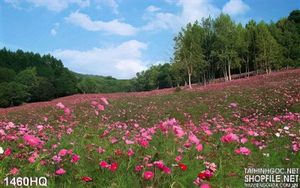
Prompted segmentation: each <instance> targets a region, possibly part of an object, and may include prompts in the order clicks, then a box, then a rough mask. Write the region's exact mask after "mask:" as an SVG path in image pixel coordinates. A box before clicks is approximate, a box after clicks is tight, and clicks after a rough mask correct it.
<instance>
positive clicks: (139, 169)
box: [134, 165, 144, 172]
mask: <svg viewBox="0 0 300 188" xmlns="http://www.w3.org/2000/svg"><path fill="white" fill-rule="evenodd" d="M143 168H144V167H143V165H137V166H135V168H134V170H135V171H136V172H139V171H141V170H143Z"/></svg>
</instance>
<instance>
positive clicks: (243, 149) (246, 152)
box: [235, 147, 251, 155]
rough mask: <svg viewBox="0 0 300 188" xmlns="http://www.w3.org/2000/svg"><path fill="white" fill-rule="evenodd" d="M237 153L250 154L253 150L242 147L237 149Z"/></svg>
mask: <svg viewBox="0 0 300 188" xmlns="http://www.w3.org/2000/svg"><path fill="white" fill-rule="evenodd" d="M235 153H236V154H241V155H249V154H250V153H251V150H250V149H248V148H246V147H240V148H238V149H236V150H235Z"/></svg>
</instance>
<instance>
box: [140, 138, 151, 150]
mask: <svg viewBox="0 0 300 188" xmlns="http://www.w3.org/2000/svg"><path fill="white" fill-rule="evenodd" d="M139 144H140V145H141V146H142V147H144V148H146V147H148V145H149V142H148V141H147V140H145V139H143V140H141V141H140V143H139Z"/></svg>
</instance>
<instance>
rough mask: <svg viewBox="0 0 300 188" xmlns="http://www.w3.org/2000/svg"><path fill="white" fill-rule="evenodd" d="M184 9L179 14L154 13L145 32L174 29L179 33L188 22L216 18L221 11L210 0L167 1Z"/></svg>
mask: <svg viewBox="0 0 300 188" xmlns="http://www.w3.org/2000/svg"><path fill="white" fill-rule="evenodd" d="M166 2H168V3H173V4H176V5H177V6H180V7H181V8H182V10H181V12H180V13H179V14H173V13H168V12H157V11H156V12H154V14H153V15H152V18H151V19H150V21H149V22H148V23H147V24H146V25H145V26H144V27H143V29H144V30H156V29H170V28H171V29H173V30H175V31H177V30H178V29H180V27H182V26H183V25H185V24H187V23H188V22H194V21H196V20H201V18H205V17H208V16H212V17H214V16H216V15H218V14H219V13H220V10H219V9H218V8H217V7H216V6H214V5H213V4H212V3H211V2H210V0H197V1H196V0H166Z"/></svg>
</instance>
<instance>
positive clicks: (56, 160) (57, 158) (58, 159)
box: [52, 155, 61, 163]
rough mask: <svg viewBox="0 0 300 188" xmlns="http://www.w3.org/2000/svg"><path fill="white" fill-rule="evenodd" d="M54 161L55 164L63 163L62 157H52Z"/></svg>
mask: <svg viewBox="0 0 300 188" xmlns="http://www.w3.org/2000/svg"><path fill="white" fill-rule="evenodd" d="M52 160H53V161H55V162H57V163H59V162H60V161H61V157H60V156H58V155H54V156H53V157H52Z"/></svg>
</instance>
